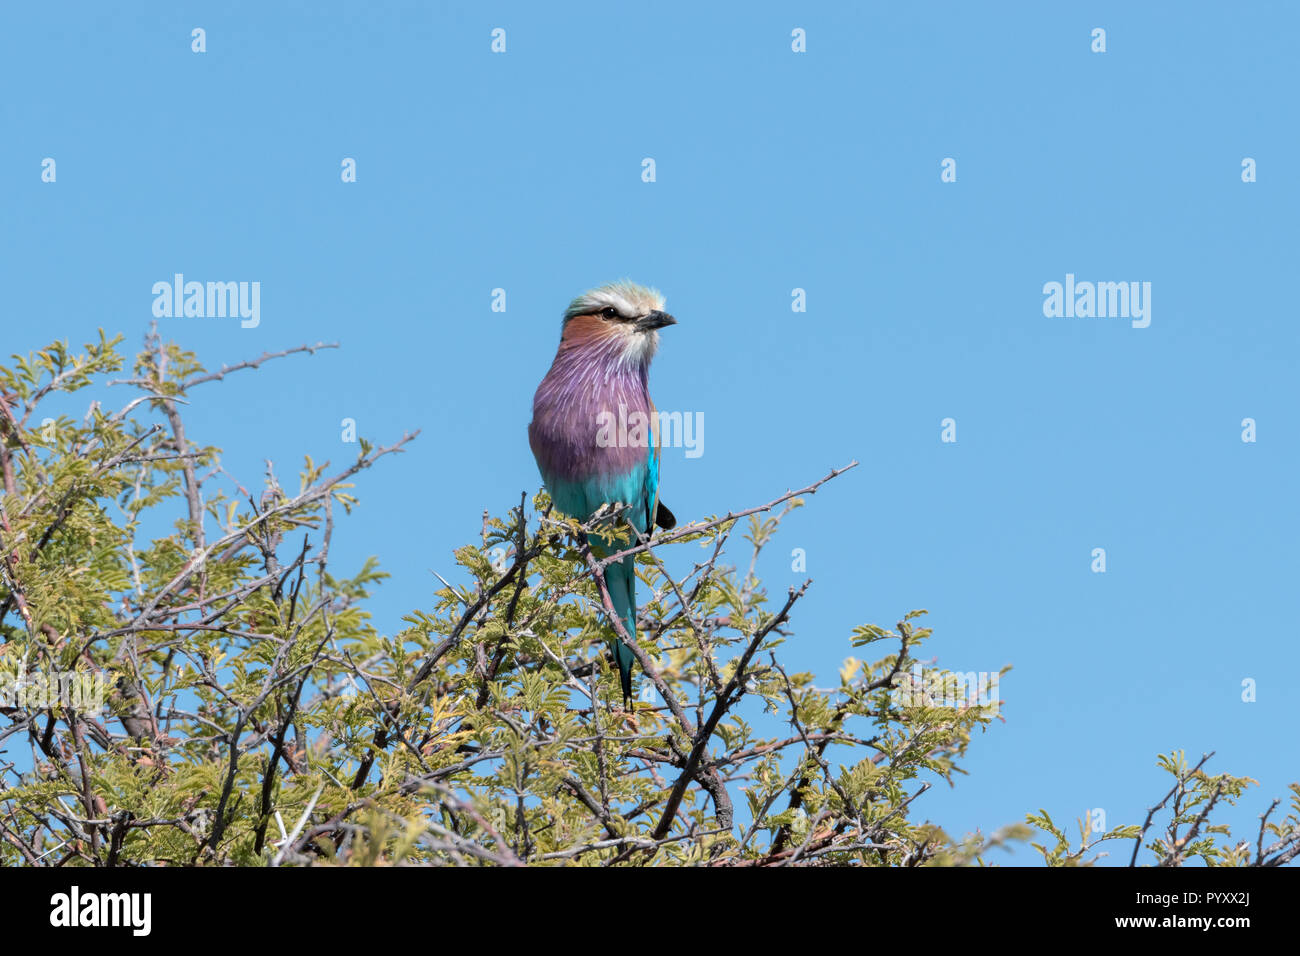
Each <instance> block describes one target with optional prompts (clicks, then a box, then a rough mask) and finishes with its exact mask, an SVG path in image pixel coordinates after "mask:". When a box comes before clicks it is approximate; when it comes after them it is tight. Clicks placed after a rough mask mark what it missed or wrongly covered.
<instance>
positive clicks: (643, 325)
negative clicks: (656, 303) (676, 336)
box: [636, 309, 677, 332]
mask: <svg viewBox="0 0 1300 956" xmlns="http://www.w3.org/2000/svg"><path fill="white" fill-rule="evenodd" d="M676 324H677V320H676V319H674V318H673V317H672V316H671V315H669V314H668V313H667V312H660V311H659V310H658V309H655V310H654V311H653V312H651V313H650V314H649V315H643V316H641V318H639V319H637V320H636V330H637V331H638V332H653V331H654V330H655V329H662V328H663V327H664V326H665V325H676Z"/></svg>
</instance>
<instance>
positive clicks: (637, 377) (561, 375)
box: [528, 280, 677, 713]
mask: <svg viewBox="0 0 1300 956" xmlns="http://www.w3.org/2000/svg"><path fill="white" fill-rule="evenodd" d="M676 323H677V320H676V319H675V318H673V316H671V315H669V314H668V313H667V312H665V311H664V297H663V296H662V295H661V294H660V293H659V292H658V291H657V290H655V289H651V288H647V287H645V286H641V285H637V284H635V283H633V282H631V281H628V280H620V281H618V282H612V283H609V284H606V285H603V286H599V287H597V288H594V289H591V290H589V291H587V292H584V293H583V294H582V295H580V296H578V297H577V298H575V299H574V300H573V301H572V302H570V303H569V307H568V308H567V309H565V310H564V318H563V321H562V322H561V330H560V344H559V347H558V348H557V349H556V352H555V360H554V361H553V362H552V363H551V368H550V370H549V371H548V372H547V373H546V376H545V377H544V378H543V379H542V381H541V384H540V385H538V386H537V392H536V394H534V396H533V420H532V422H531V423H529V425H528V443H529V445H530V446H531V448H532V450H533V457H534V458H535V459H536V460H537V468H538V471H540V472H541V474H542V482H543V483H544V484H545V486H546V490H547V491H548V492H549V493H550V496H551V502H552V504H553V505H554V506H555V508H556V510H558V511H560V512H562V513H564V514H566V515H569V516H570V517H572V518H577V519H578V520H579V521H581V522H583V523H584V524H585V523H586V522H588V521H590V520H591V519H592V518H593V517H594V516H596V515H597V513H598V512H599V513H602V514H611V515H614V509H618V510H620V511H621V512H622V514H623V516H624V517H625V519H626V521H627V522H628V524H630V525H631V526H632V528H634V529H635V531H636V533H637V538H634V541H635V540H637V539H639V537H640V536H642V535H645V536H649V535H650V534H651V533H652V532H653V530H654V528H655V527H656V526H657V527H660V528H664V529H666V530H670V529H672V528H673V527H674V526H675V525H676V523H677V519H676V518H675V517H674V516H673V513H672V512H671V511H670V510H669V509H668V508H667V507H665V506H664V505H663V504H662V503H661V502H660V501H659V463H660V448H659V418H658V414H657V412H656V410H655V405H654V402H653V401H651V399H650V392H649V385H648V382H649V372H650V361H651V360H652V359H653V358H654V356H655V352H656V351H658V349H659V330H660V329H663V328H665V327H667V326H670V325H675V324H676ZM638 422H640V423H642V424H641V428H640V429H638V428H637V427H636V425H637V423H638ZM625 424H626V425H630V426H631V427H630V428H625V427H624V425H625ZM647 424H648V427H646V425H647ZM588 541H589V542H590V544H591V547H592V551H593V553H594V554H596V555H597V556H598V557H599V558H602V559H603V558H605V557H608V556H609V555H611V554H613V553H615V552H616V551H617V550H621V549H623V548H626V547H627V545H626V544H619V543H618V542H616V541H615V540H614V539H613V538H612V537H610V536H608V535H605V534H601V533H599V532H593V533H592V534H591V535H589V536H588ZM604 578H605V586H606V589H607V590H608V591H609V596H610V600H611V601H612V603H613V605H614V610H615V612H616V613H617V614H618V617H619V619H620V620H621V621H622V622H623V627H624V629H625V630H626V631H627V635H628V637H629V638H631V639H632V640H636V556H635V555H628V556H627V557H624V558H622V559H621V560H619V561H617V562H615V563H613V564H610V565H608V566H607V567H606V568H605V570H604ZM611 628H613V625H612V622H611ZM609 646H610V652H611V654H612V655H613V658H614V662H615V664H616V665H617V667H618V674H619V683H620V687H621V689H622V692H623V710H624V711H625V712H629V713H630V701H631V698H632V661H633V655H632V651H631V650H630V649H629V648H628V647H626V646H625V645H624V644H623V642H622V641H621V640H620V639H619V636H618V631H617V629H616V628H614V634H613V638H612V640H610V642H609Z"/></svg>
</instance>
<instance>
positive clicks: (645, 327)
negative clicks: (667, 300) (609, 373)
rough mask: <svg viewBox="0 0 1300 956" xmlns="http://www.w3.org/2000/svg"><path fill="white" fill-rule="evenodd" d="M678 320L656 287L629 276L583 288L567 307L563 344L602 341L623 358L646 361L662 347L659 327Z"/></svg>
mask: <svg viewBox="0 0 1300 956" xmlns="http://www.w3.org/2000/svg"><path fill="white" fill-rule="evenodd" d="M676 322H677V320H676V319H674V318H673V317H672V316H671V315H669V314H668V313H667V312H665V311H664V297H663V296H662V295H660V294H659V292H658V291H657V290H655V289H648V288H646V287H645V286H640V285H636V284H635V283H632V282H628V281H626V280H624V281H621V282H612V283H610V284H609V285H603V286H600V287H599V288H596V289H592V290H590V291H589V292H584V293H583V294H582V295H580V296H578V297H577V298H576V299H574V300H573V301H572V302H570V303H569V307H568V308H567V309H565V310H564V329H563V331H562V333H561V335H560V347H561V348H565V347H566V346H568V347H580V346H584V345H602V346H606V347H612V348H614V349H615V350H617V354H618V356H619V358H620V359H622V360H624V361H628V362H637V363H642V364H644V363H647V362H649V361H650V359H651V358H653V357H654V354H655V350H656V349H657V348H658V347H659V329H662V328H663V327H664V326H666V325H674V324H676Z"/></svg>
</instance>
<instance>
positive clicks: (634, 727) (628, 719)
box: [620, 704, 641, 734]
mask: <svg viewBox="0 0 1300 956" xmlns="http://www.w3.org/2000/svg"><path fill="white" fill-rule="evenodd" d="M620 713H621V714H622V715H623V724H624V725H625V726H626V727H628V728H629V729H630V730H631V731H632V733H634V734H639V733H641V727H640V725H639V724H638V723H637V720H636V705H635V704H624V705H623V708H622V710H621V711H620Z"/></svg>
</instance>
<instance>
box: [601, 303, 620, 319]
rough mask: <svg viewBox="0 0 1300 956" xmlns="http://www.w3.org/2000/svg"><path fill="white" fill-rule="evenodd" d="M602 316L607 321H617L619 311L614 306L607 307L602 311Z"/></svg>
mask: <svg viewBox="0 0 1300 956" xmlns="http://www.w3.org/2000/svg"><path fill="white" fill-rule="evenodd" d="M600 314H601V315H603V316H604V317H605V318H607V319H617V318H618V309H616V308H614V307H613V306H612V305H607V306H605V308H603V309H601V310H600Z"/></svg>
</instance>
